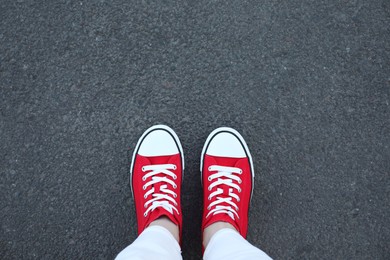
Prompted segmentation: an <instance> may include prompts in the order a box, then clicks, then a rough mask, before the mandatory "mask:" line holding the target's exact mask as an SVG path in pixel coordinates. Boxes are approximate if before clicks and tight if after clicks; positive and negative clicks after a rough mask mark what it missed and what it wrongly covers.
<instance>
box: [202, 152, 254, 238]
mask: <svg viewBox="0 0 390 260" xmlns="http://www.w3.org/2000/svg"><path fill="white" fill-rule="evenodd" d="M210 166H225V167H234V168H237V169H240V170H241V171H242V173H241V174H240V173H230V174H231V175H235V176H237V177H239V178H240V180H241V183H240V181H238V180H231V182H232V184H236V185H238V187H239V188H240V190H241V191H239V190H237V189H236V188H232V187H230V186H228V185H225V184H220V185H217V186H215V187H213V188H211V190H209V187H210V185H212V183H213V182H216V181H218V179H221V180H223V179H224V180H226V179H228V178H226V177H224V176H222V177H219V178H216V179H213V180H211V181H210V180H209V179H208V178H209V177H210V176H211V175H212V174H215V173H217V172H218V171H216V170H210V169H209V167H210ZM211 168H213V167H211ZM214 168H215V167H214ZM237 177H236V178H237ZM202 183H203V196H204V197H203V198H204V205H203V221H202V230H204V229H205V228H206V227H207V226H209V225H211V224H213V223H215V222H218V221H222V222H227V223H230V224H231V225H233V226H234V227H235V228H236V229H237V230H238V232H239V233H240V234H241V235H242V236H243V237H246V235H247V229H248V210H249V202H250V197H251V192H252V173H251V166H250V162H249V159H248V158H247V157H243V158H228V157H217V156H211V155H207V154H205V155H204V158H203V170H202ZM217 189H222V191H223V193H222V194H220V195H217V196H213V197H212V198H211V200H209V196H210V195H211V194H212V193H213V192H215V191H217ZM229 193H234V194H236V195H238V197H239V201H238V200H237V199H236V198H234V197H232V196H231V195H229ZM221 198H222V199H227V198H231V199H230V201H231V202H232V203H234V204H235V205H236V206H237V207H238V210H236V208H235V207H234V206H233V205H231V204H229V203H228V202H222V203H219V204H218V205H220V206H225V207H231V208H233V209H235V210H236V212H237V213H238V216H237V215H236V214H235V213H233V212H232V213H229V214H227V213H219V214H213V213H211V214H209V212H210V211H212V210H213V209H215V207H216V205H214V206H211V207H210V205H211V204H212V203H213V202H215V201H216V200H218V199H221ZM215 213H216V212H215ZM208 214H209V216H207V215H208ZM229 215H230V216H229ZM231 216H233V217H231Z"/></svg>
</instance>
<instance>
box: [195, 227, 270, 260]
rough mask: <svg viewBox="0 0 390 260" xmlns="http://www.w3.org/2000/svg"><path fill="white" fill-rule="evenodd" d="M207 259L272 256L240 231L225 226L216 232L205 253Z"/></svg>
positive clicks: (243, 259)
mask: <svg viewBox="0 0 390 260" xmlns="http://www.w3.org/2000/svg"><path fill="white" fill-rule="evenodd" d="M203 259H205V260H217V259H218V260H219V259H223V260H230V259H231V260H233V259H234V260H247V259H248V260H249V259H250V260H252V259H260V260H270V259H271V258H270V257H269V256H268V255H267V254H266V253H264V252H263V251H261V250H260V249H258V248H257V247H254V246H253V245H251V244H250V243H249V242H248V241H246V239H245V238H243V237H242V236H241V235H240V234H239V233H238V232H236V231H234V230H232V229H230V228H224V229H221V230H219V231H218V232H217V233H215V234H214V235H213V236H212V237H211V239H210V242H209V244H208V245H207V247H206V250H205V252H204V255H203Z"/></svg>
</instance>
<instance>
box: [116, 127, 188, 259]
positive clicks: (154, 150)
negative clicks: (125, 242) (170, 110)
mask: <svg viewBox="0 0 390 260" xmlns="http://www.w3.org/2000/svg"><path fill="white" fill-rule="evenodd" d="M183 170H184V156H183V149H182V147H181V144H180V140H179V138H178V137H177V135H176V134H175V132H174V131H173V130H172V129H171V128H169V127H167V126H164V125H156V126H153V127H151V128H149V129H148V130H146V131H145V132H144V134H143V135H142V136H141V138H140V139H139V141H138V143H137V146H136V148H135V150H134V153H133V158H132V162H131V167H130V186H131V190H132V194H133V198H134V204H135V208H136V216H137V224H138V235H139V236H138V238H137V239H136V240H135V241H134V242H133V243H132V244H131V245H130V246H128V247H126V248H125V249H124V250H123V251H122V252H121V253H120V254H119V255H118V256H117V259H181V255H180V246H179V243H180V240H181V228H182V212H181V205H180V191H181V181H182V174H183Z"/></svg>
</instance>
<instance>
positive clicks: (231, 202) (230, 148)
mask: <svg viewBox="0 0 390 260" xmlns="http://www.w3.org/2000/svg"><path fill="white" fill-rule="evenodd" d="M200 170H201V174H202V184H203V191H204V192H203V196H204V197H203V200H204V203H203V205H204V208H203V220H202V230H203V247H204V248H205V252H204V259H270V258H269V257H268V256H267V254H265V253H264V252H263V251H261V250H260V249H258V248H256V247H254V246H253V245H251V244H250V243H249V242H248V241H246V239H245V238H246V235H247V229H248V210H249V203H250V199H251V196H252V191H253V178H254V170H253V162H252V157H251V155H250V152H249V149H248V146H247V144H246V143H245V140H244V139H243V138H242V136H241V135H240V134H239V133H238V132H237V131H236V130H234V129H232V128H227V127H221V128H218V129H216V130H214V131H213V132H212V133H211V134H210V135H209V137H208V138H207V140H206V143H205V145H204V147H203V151H202V156H201V169H200Z"/></svg>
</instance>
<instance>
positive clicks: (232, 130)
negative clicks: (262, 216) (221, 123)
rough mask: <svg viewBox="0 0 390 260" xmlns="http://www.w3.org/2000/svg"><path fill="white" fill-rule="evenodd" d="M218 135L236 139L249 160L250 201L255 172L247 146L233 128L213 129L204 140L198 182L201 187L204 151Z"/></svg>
mask: <svg viewBox="0 0 390 260" xmlns="http://www.w3.org/2000/svg"><path fill="white" fill-rule="evenodd" d="M219 133H231V134H232V135H234V136H235V137H237V139H238V140H239V141H240V143H241V145H242V147H243V148H244V150H245V153H246V155H247V157H248V159H249V164H250V166H251V173H252V191H251V199H252V195H253V188H254V184H255V182H254V179H255V171H254V167H253V160H252V155H251V153H250V152H249V148H248V145H247V144H246V142H245V140H244V138H243V137H242V136H241V134H240V133H239V132H238V131H237V130H235V129H233V128H230V127H219V128H217V129H215V130H214V131H212V132H211V133H210V134H209V136H208V137H207V139H206V142H205V143H204V145H203V149H202V154H201V156H200V181H201V183H202V187H203V181H202V180H203V158H204V155H205V153H206V149H207V147H208V145H209V143H210V142H211V141H212V139H213V138H214V137H215V136H216V135H218V134H219Z"/></svg>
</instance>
